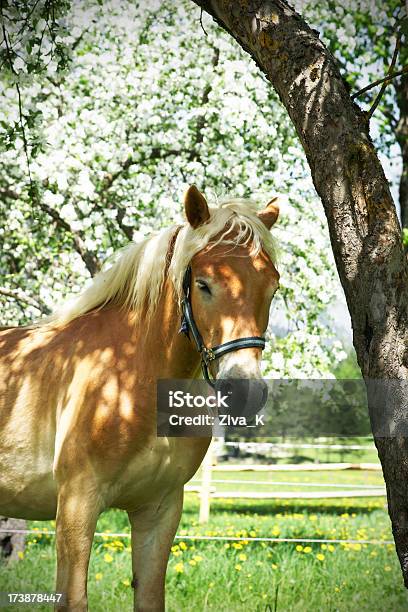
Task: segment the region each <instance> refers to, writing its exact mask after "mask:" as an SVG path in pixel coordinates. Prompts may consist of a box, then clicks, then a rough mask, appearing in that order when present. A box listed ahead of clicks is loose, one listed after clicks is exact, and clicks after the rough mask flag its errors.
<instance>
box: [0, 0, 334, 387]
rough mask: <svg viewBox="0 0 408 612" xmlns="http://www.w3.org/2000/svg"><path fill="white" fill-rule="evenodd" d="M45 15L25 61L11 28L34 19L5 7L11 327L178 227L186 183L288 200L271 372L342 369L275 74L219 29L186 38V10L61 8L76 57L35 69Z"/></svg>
mask: <svg viewBox="0 0 408 612" xmlns="http://www.w3.org/2000/svg"><path fill="white" fill-rule="evenodd" d="M33 6H34V5H33ZM41 7H42V4H41V3H37V6H36V8H35V9H34V11H33V13H32V14H31V16H30V20H29V21H28V25H27V33H26V36H27V37H28V41H29V49H30V52H29V53H28V52H27V51H26V50H25V48H23V49H22V50H21V49H20V46H19V45H20V43H19V39H18V38H16V37H14V35H13V32H14V30H17V31H18V29H21V27H22V25H21V22H23V23H25V22H24V20H23V16H24V15H21V16H20V22H19V23H20V26H18V25H17V23H14V22H11V21H10V19H8V18H7V15H8V13H6V11H3V13H4V17H5V22H4V23H5V36H6V37H7V41H8V47H9V49H10V55H6V56H5V59H4V61H5V66H7V61H9V59H10V56H12V62H13V63H12V68H9V70H8V73H7V72H4V77H3V80H2V87H3V91H2V95H3V98H4V100H5V101H6V100H7V105H5V108H6V114H5V117H4V118H3V134H2V135H3V153H2V155H1V158H0V168H1V173H0V185H1V186H2V188H1V190H0V215H1V224H0V225H1V227H2V230H1V231H3V232H4V234H3V235H4V236H5V238H6V239H5V240H4V248H3V251H2V254H1V259H0V269H1V273H2V287H1V288H0V299H1V300H2V302H3V304H4V308H3V309H2V323H4V324H5V323H11V324H13V323H14V324H15V323H18V322H20V323H24V322H27V321H30V319H32V318H34V317H37V316H38V314H39V313H41V312H45V313H46V312H48V311H49V310H51V309H52V308H53V306H54V305H55V304H56V303H57V302H58V301H60V300H61V299H62V298H63V297H64V296H65V295H67V294H68V293H70V292H75V291H78V290H79V289H80V288H81V287H82V286H83V284H84V283H85V282H86V280H87V279H88V278H89V277H90V276H91V275H93V274H95V272H96V271H97V270H98V269H99V267H100V265H101V262H102V261H103V260H104V259H105V258H106V257H107V256H110V255H111V254H112V253H113V252H114V251H116V250H117V249H118V248H120V247H121V246H123V245H124V244H126V242H127V241H129V240H132V239H134V240H139V239H142V238H143V237H144V236H145V235H146V234H148V233H150V232H151V231H152V230H155V229H157V228H159V227H161V226H163V225H167V224H169V223H174V221H181V218H182V217H181V211H182V206H181V204H180V199H181V195H182V193H183V190H184V188H185V187H186V186H187V184H189V183H191V182H196V183H197V184H199V185H200V187H201V188H202V189H205V190H206V191H207V193H209V195H210V197H211V195H213V198H214V199H215V198H216V196H219V197H222V196H224V195H227V194H231V195H236V196H244V197H248V196H253V195H255V196H256V197H258V198H259V199H260V200H262V201H267V200H268V199H269V197H270V195H271V194H273V193H276V192H281V193H284V194H288V196H289V198H288V201H287V202H286V203H285V204H284V205H283V211H282V221H281V223H280V225H279V228H278V229H277V231H276V235H277V238H278V241H279V245H280V266H281V267H282V269H284V270H285V274H284V275H283V278H282V290H281V293H280V296H279V297H278V299H277V302H276V303H274V312H273V317H272V320H271V328H270V339H271V342H270V343H269V345H268V350H267V351H266V352H265V368H266V371H267V373H268V374H269V375H273V376H289V377H291V376H294V377H296V376H310V377H319V376H322V375H325V376H328V375H331V372H332V370H333V368H334V366H335V363H336V361H337V360H338V359H339V358H341V357H342V354H343V351H342V347H341V344H340V342H338V341H336V340H335V338H334V335H333V322H332V321H331V318H330V316H329V312H328V310H329V308H330V304H332V303H333V301H334V300H336V299H337V296H338V294H339V292H340V291H341V289H340V285H339V282H338V279H337V277H336V272H335V268H334V262H333V259H332V257H331V254H330V251H329V238H328V233H327V228H326V224H325V220H324V215H323V214H322V212H321V211H320V209H319V207H318V204H317V201H316V196H315V194H314V190H313V185H312V182H311V180H310V175H309V172H308V170H307V165H306V163H305V160H304V156H303V153H302V150H301V148H300V145H299V142H298V140H297V137H296V134H295V132H294V130H293V127H292V126H291V124H290V121H289V120H288V118H287V116H286V114H285V112H284V110H283V108H282V106H281V105H280V104H279V102H278V100H277V97H276V94H275V93H274V92H273V90H271V88H270V87H269V85H268V83H267V82H266V80H265V79H264V78H263V77H262V75H260V74H259V73H258V72H254V73H249V72H248V63H247V59H246V56H245V54H244V53H243V52H240V53H237V49H236V48H235V46H234V44H233V42H232V41H231V40H230V37H228V36H227V35H226V34H225V32H223V30H221V29H220V28H217V29H213V30H212V31H211V32H209V33H208V36H205V34H204V33H203V31H202V30H201V28H200V29H198V30H197V32H195V33H193V34H192V33H191V30H190V24H191V23H192V22H194V19H197V9H196V7H194V5H193V4H192V3H189V2H178V3H177V4H176V6H175V5H174V3H170V2H161V3H158V4H157V6H155V4H154V3H149V4H148V6H146V4H145V3H144V2H143V3H141V4H140V6H138V5H137V4H136V3H135V2H133V1H129V2H124V3H121V4H120V5H119V4H118V3H117V2H116V1H115V2H110V3H109V2H107V3H104V4H103V6H102V7H101V6H99V4H98V3H96V2H76V3H74V4H73V5H72V7H71V9H70V11H69V12H67V10H68V9H67V6H66V5H65V4H64V5H62V6H61V7H60V9H59V10H60V13H61V12H62V13H63V15H65V17H64V19H65V20H66V23H67V24H68V23H69V24H71V25H70V27H65V26H64V28H63V29H62V31H61V32H60V31H59V30H58V24H59V23H60V21H61V19H59V21H58V19H57V17H56V15H57V14H58V13H57V12H55V13H54V18H55V25H54V26H53V27H54V30H57V31H58V32H59V34H58V39H57V40H58V41H59V40H60V38H61V40H62V41H63V42H60V43H59V44H61V45H62V44H65V45H66V46H65V47H64V49H65V51H64V53H65V55H64V57H69V62H68V60H66V61H65V63H61V62H60V64H59V63H58V61H57V59H55V58H54V59H52V57H51V56H52V53H54V51H52V49H53V47H52V40H50V41H49V43H48V44H47V45H45V47H44V49H43V51H44V57H43V59H42V61H41V64H40V65H39V66H37V67H36V69H35V70H34V71H33V70H31V68H29V67H30V66H31V65H32V64H33V63H34V62H33V61H31V59H30V58H31V55H32V53H33V49H34V51H35V52H36V53H37V54H38V53H39V51H40V50H39V43H38V37H39V36H40V35H39V34H37V30H38V28H40V30H41V28H42V27H44V23H42V22H40V19H39V15H42V14H43V13H42V12H41V11H42V8H41ZM37 13H38V15H37ZM12 15H13V13H12ZM43 21H45V19H44V18H43ZM63 23H65V22H63ZM30 24H32V28H34V33H33V32H32V28H31V29H30V27H29V25H30ZM38 24H40V26H39V25H38ZM10 31H11V33H10V34H9V32H10ZM47 32H48V30H46V32H45V36H46V35H47ZM67 32H69V34H67ZM41 36H42V30H41ZM41 36H40V38H41ZM33 37H34V39H33ZM9 38H10V40H9ZM36 41H37V42H36ZM69 46H70V47H71V50H70V53H68V50H67V49H68V47H69ZM37 47H38V48H37ZM27 53H28V55H27ZM41 53H42V52H41ZM13 54H14V55H13ZM47 54H49V56H50V57H49V58H48V55H47ZM47 58H48V59H47ZM208 58H210V61H208ZM30 62H31V63H30ZM30 70H31V72H30ZM16 84H18V85H19V91H20V96H18V95H17V93H16ZM20 97H21V100H22V108H23V113H22V116H20V104H19V100H20ZM33 116H35V121H34V119H33ZM21 123H22V124H23V126H24V132H25V139H26V142H27V151H28V153H29V157H28V159H29V165H30V174H28V172H27V163H26V161H27V160H26V152H27V151H26V150H25V145H24V138H23V137H22V128H21ZM10 211H13V213H12V214H10Z"/></svg>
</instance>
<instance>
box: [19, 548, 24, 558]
mask: <svg viewBox="0 0 408 612" xmlns="http://www.w3.org/2000/svg"><path fill="white" fill-rule="evenodd" d="M17 556H18V558H19V559H24V553H23V551H22V550H19V551H18V553H17Z"/></svg>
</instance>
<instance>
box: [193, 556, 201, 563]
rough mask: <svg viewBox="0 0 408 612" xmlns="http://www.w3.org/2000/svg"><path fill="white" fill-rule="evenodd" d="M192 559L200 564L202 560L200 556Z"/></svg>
mask: <svg viewBox="0 0 408 612" xmlns="http://www.w3.org/2000/svg"><path fill="white" fill-rule="evenodd" d="M193 559H194V561H197V563H200V561H202V560H203V558H202V556H201V555H194V557H193Z"/></svg>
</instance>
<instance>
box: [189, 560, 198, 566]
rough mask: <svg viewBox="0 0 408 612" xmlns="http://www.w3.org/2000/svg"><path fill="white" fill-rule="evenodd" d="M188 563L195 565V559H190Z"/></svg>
mask: <svg viewBox="0 0 408 612" xmlns="http://www.w3.org/2000/svg"><path fill="white" fill-rule="evenodd" d="M189 564H190V565H197V561H196V560H195V559H190V561H189Z"/></svg>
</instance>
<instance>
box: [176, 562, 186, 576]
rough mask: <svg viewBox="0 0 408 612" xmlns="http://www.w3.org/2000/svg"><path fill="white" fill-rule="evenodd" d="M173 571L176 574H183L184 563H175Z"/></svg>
mask: <svg viewBox="0 0 408 612" xmlns="http://www.w3.org/2000/svg"><path fill="white" fill-rule="evenodd" d="M174 571H175V572H177V573H178V574H182V573H183V572H184V563H183V562H182V561H180V562H179V563H176V565H175V566H174Z"/></svg>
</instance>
